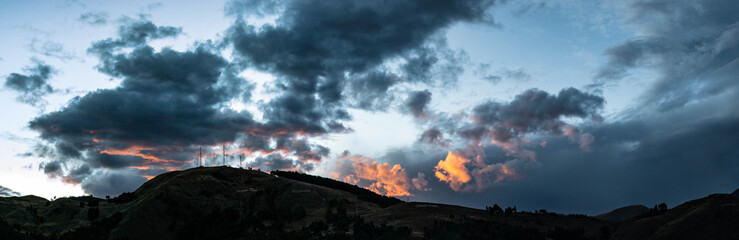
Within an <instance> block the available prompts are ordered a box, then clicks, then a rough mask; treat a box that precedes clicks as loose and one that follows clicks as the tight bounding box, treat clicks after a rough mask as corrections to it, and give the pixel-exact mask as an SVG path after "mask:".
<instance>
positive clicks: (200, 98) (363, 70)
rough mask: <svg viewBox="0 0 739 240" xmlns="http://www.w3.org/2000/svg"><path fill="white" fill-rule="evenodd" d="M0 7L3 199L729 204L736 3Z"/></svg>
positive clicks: (736, 182)
mask: <svg viewBox="0 0 739 240" xmlns="http://www.w3.org/2000/svg"><path fill="white" fill-rule="evenodd" d="M0 4H2V7H0V36H2V44H0V81H1V82H2V83H0V84H1V85H2V86H1V87H0V92H1V93H2V95H1V96H2V97H1V98H0V106H2V109H3V112H4V114H3V117H2V118H0V196H15V195H29V194H32V195H37V196H42V197H45V198H54V197H63V196H78V195H90V194H91V195H94V196H97V197H104V196H117V195H118V194H120V193H122V192H130V191H133V190H135V189H136V188H137V187H139V186H140V185H141V184H142V183H143V182H145V181H146V180H147V179H151V178H153V177H154V176H156V175H158V174H161V173H164V172H167V171H173V170H182V169H187V168H192V167H197V166H200V165H204V166H218V165H224V164H226V165H229V166H232V167H245V168H246V167H253V168H259V169H261V170H263V171H270V170H277V169H279V170H290V171H300V172H305V173H309V174H314V175H319V176H324V177H330V178H333V179H336V180H341V181H345V182H348V183H352V184H356V185H358V186H361V187H365V188H367V189H370V190H372V191H374V192H377V193H379V194H383V195H388V196H395V197H398V198H400V199H403V200H410V201H427V202H440V203H447V204H457V205H463V206H469V207H476V208H482V207H484V206H488V205H492V204H499V205H501V206H516V207H517V209H522V210H534V209H547V210H549V211H555V212H561V213H584V214H597V213H602V212H606V211H609V210H611V209H614V208H617V207H621V206H626V205H633V204H643V205H647V206H652V205H655V204H658V203H661V202H665V203H667V204H668V206H676V205H678V204H680V203H683V202H685V201H687V200H691V199H695V198H700V197H703V196H706V195H708V194H711V193H727V192H732V191H734V190H735V189H737V187H739V148H737V147H736V146H739V138H738V137H736V136H739V110H738V109H739V108H737V107H736V103H737V102H739V101H738V100H739V92H738V90H739V89H738V87H739V81H738V80H739V79H737V78H738V77H737V76H739V60H738V57H739V15H737V14H735V13H736V12H739V3H738V2H736V1H728V0H727V1H718V0H717V1H699V2H696V1H687V0H686V1H635V0H623V1H585V0H566V1H536V0H528V1H513V0H509V1H501V0H463V1H443V0H433V1H410V0H408V1H405V0H404V1H381V0H368V1H325V0H295V1H272V0H228V1H126V2H110V1H82V0H79V1H22V2H2V3H0ZM201 152H202V158H201V157H200V156H201ZM224 152H225V154H224Z"/></svg>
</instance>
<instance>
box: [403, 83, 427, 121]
mask: <svg viewBox="0 0 739 240" xmlns="http://www.w3.org/2000/svg"><path fill="white" fill-rule="evenodd" d="M429 102H431V92H429V91H428V90H423V91H416V92H412V93H411V94H410V96H409V97H408V99H406V101H405V106H404V107H405V109H406V110H407V111H409V112H410V113H411V114H413V117H415V118H425V117H426V116H427V115H428V111H429V110H428V104H429Z"/></svg>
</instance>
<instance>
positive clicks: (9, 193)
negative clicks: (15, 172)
mask: <svg viewBox="0 0 739 240" xmlns="http://www.w3.org/2000/svg"><path fill="white" fill-rule="evenodd" d="M20 195H21V194H20V193H18V192H16V191H13V190H10V189H9V188H6V187H3V186H0V197H17V196H20Z"/></svg>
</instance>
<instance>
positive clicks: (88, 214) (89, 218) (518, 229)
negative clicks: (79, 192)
mask: <svg viewBox="0 0 739 240" xmlns="http://www.w3.org/2000/svg"><path fill="white" fill-rule="evenodd" d="M738 203H739V198H737V197H734V196H732V195H729V194H717V195H711V196H708V197H706V198H702V199H697V200H694V201H690V202H687V203H685V204H682V205H680V206H677V207H675V208H673V209H669V210H668V209H666V207H665V208H664V209H663V208H658V207H657V206H655V208H654V209H648V210H647V212H644V211H643V210H644V208H646V207H643V206H640V207H639V206H637V207H635V206H630V207H626V208H622V209H616V210H614V211H612V212H609V213H606V214H603V215H599V216H596V217H588V216H585V215H562V214H556V213H551V212H546V211H544V210H541V211H536V212H519V211H516V210H515V208H506V209H505V210H504V209H503V208H501V207H499V206H497V205H494V206H493V207H488V208H487V209H486V210H482V209H473V208H466V207H460V206H454V205H445V204H436V203H422V202H403V201H401V200H399V199H397V198H392V197H386V196H380V195H377V194H375V193H373V192H371V191H369V190H367V189H364V188H360V187H357V186H355V185H351V184H347V183H343V182H339V181H335V180H332V179H328V178H322V177H316V176H311V175H307V174H302V173H296V172H284V171H274V172H271V173H269V174H268V173H264V172H261V171H255V170H245V169H237V168H230V167H209V168H203V167H200V168H193V169H188V170H184V171H173V172H168V173H164V174H161V175H159V176H157V177H155V178H153V179H151V180H150V181H148V182H146V183H145V184H143V185H142V186H141V187H139V188H138V189H137V190H136V191H134V192H131V193H124V194H121V195H120V196H117V197H113V198H110V199H99V198H94V197H90V196H84V197H69V198H60V199H55V200H54V201H48V200H46V199H43V198H39V197H35V196H24V197H5V198H0V239H3V240H5V239H75V240H77V239H594V240H596V239H696V238H700V237H699V236H707V237H708V238H702V239H739V232H737V230H736V228H735V226H734V225H735V223H737V222H739V218H738V216H739V205H738Z"/></svg>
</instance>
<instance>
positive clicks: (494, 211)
mask: <svg viewBox="0 0 739 240" xmlns="http://www.w3.org/2000/svg"><path fill="white" fill-rule="evenodd" d="M485 210H486V211H487V212H488V213H489V214H492V215H496V216H500V215H503V208H501V207H500V206H498V204H493V207H490V206H487V207H485Z"/></svg>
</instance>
